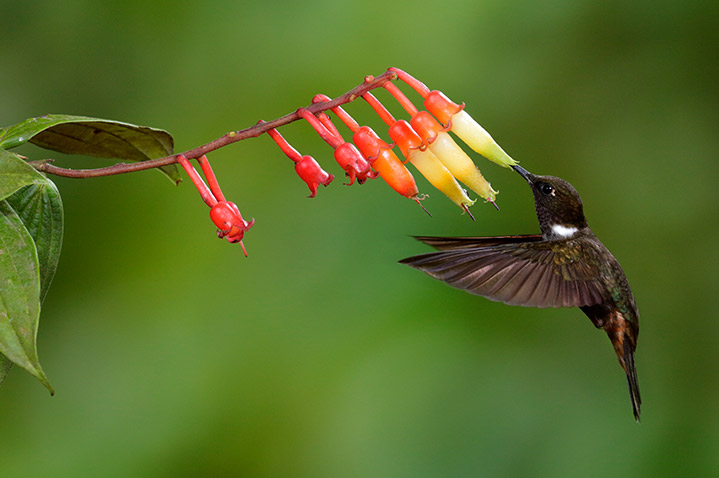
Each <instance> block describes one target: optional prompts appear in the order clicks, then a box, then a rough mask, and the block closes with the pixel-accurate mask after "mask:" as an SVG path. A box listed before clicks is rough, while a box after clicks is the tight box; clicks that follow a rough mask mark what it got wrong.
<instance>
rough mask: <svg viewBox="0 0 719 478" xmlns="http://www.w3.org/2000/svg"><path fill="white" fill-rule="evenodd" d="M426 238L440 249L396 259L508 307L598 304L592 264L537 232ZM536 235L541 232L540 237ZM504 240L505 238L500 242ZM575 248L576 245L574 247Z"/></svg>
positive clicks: (598, 290) (599, 289)
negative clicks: (525, 234) (532, 233)
mask: <svg viewBox="0 0 719 478" xmlns="http://www.w3.org/2000/svg"><path fill="white" fill-rule="evenodd" d="M519 237H522V236H508V237H506V238H504V239H503V238H501V237H495V238H425V237H422V238H420V240H422V241H423V242H426V243H428V244H430V245H433V246H435V247H438V248H440V249H445V250H442V251H440V252H430V253H428V254H421V255H418V256H414V257H408V258H407V259H403V260H401V261H400V263H402V264H407V265H409V266H412V267H414V268H415V269H419V270H421V271H424V272H426V273H427V274H429V275H430V276H432V277H434V278H435V279H439V280H442V281H444V282H446V283H448V284H449V285H451V286H452V287H456V288H458V289H464V290H466V291H467V292H470V293H472V294H476V295H481V296H484V297H486V298H488V299H490V300H494V301H499V302H504V303H506V304H510V305H523V306H527V307H581V306H588V305H593V304H598V303H601V302H602V299H603V290H604V288H603V287H602V285H601V283H599V282H598V281H597V280H593V278H597V277H599V272H598V271H597V270H596V267H594V266H592V265H590V264H587V263H586V262H585V261H579V260H577V258H578V257H580V255H581V251H579V250H578V249H576V248H572V247H567V246H566V245H564V246H562V247H560V244H558V243H557V242H552V241H549V242H541V241H540V240H539V239H537V236H526V240H520V239H518V238H519ZM539 238H540V239H541V236H539ZM503 240H506V242H502V241H503ZM578 247H579V246H578Z"/></svg>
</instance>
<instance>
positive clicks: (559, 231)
mask: <svg viewBox="0 0 719 478" xmlns="http://www.w3.org/2000/svg"><path fill="white" fill-rule="evenodd" d="M577 231H579V229H577V228H576V227H567V226H562V225H561V224H552V232H553V233H554V234H556V235H558V236H560V237H564V238H568V237H572V236H573V235H575V234H576V233H577Z"/></svg>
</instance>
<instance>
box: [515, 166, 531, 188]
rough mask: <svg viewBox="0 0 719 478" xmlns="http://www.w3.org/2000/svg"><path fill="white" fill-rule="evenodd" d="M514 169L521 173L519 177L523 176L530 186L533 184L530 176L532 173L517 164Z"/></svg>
mask: <svg viewBox="0 0 719 478" xmlns="http://www.w3.org/2000/svg"><path fill="white" fill-rule="evenodd" d="M512 169H514V170H515V171H517V172H518V173H519V175H520V176H522V177H523V178H524V179H525V180H526V181H527V182H528V183H530V184H531V183H532V181H531V179H530V176H531V175H532V173H530V172H529V171H527V170H526V169H524V168H523V167H521V166H519V165H517V164H515V165H514V166H512Z"/></svg>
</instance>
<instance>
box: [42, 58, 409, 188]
mask: <svg viewBox="0 0 719 478" xmlns="http://www.w3.org/2000/svg"><path fill="white" fill-rule="evenodd" d="M396 79H397V73H395V72H394V71H391V70H387V71H386V72H384V73H383V74H381V75H380V76H378V77H376V78H372V77H367V78H365V81H364V82H363V83H362V84H360V85H357V86H356V87H354V88H352V89H351V90H350V91H348V92H347V93H345V94H343V95H341V96H338V97H337V98H335V99H333V100H329V101H327V102H321V103H314V104H312V105H310V106H307V108H305V110H307V111H308V112H310V113H312V114H317V113H321V112H323V111H326V110H329V109H331V108H336V107H337V106H340V105H343V104H346V103H350V102H352V101H354V100H355V99H357V98H360V97H361V96H362V95H363V94H365V93H367V92H368V91H371V90H373V89H375V88H379V87H382V86H383V85H384V84H385V83H386V82H387V81H391V80H396ZM300 119H302V116H300V114H299V112H298V111H294V112H292V113H289V114H286V115H285V116H282V117H281V118H277V119H274V120H272V121H266V122H261V123H258V124H256V125H254V126H251V127H249V128H245V129H243V130H240V131H232V132H229V133H227V134H226V135H224V136H221V137H219V138H217V139H216V140H214V141H210V142H209V143H207V144H204V145H202V146H198V147H197V148H194V149H190V150H188V151H185V152H182V153H176V154H172V155H169V156H165V157H163V158H157V159H152V160H149V161H142V162H139V163H118V164H114V165H112V166H108V167H105V168H95V169H69V168H61V167H58V166H55V165H53V164H51V163H50V162H48V161H37V162H32V165H33V166H34V167H35V169H37V170H38V171H42V172H45V173H49V174H54V175H56V176H64V177H67V178H78V179H84V178H97V177H102V176H113V175H115V174H125V173H132V172H135V171H144V170H146V169H153V168H159V167H162V166H168V165H170V164H174V163H177V162H178V161H179V157H180V156H184V157H186V158H199V157H200V156H202V155H205V154H207V153H210V152H212V151H215V150H217V149H220V148H222V147H224V146H227V145H228V144H232V143H235V142H237V141H241V140H243V139H248V138H256V137H258V136H260V135H261V134H263V133H266V132H267V131H269V130H271V129H275V128H279V127H280V126H284V125H286V124H289V123H292V122H294V121H297V120H300Z"/></svg>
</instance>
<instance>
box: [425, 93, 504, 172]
mask: <svg viewBox="0 0 719 478" xmlns="http://www.w3.org/2000/svg"><path fill="white" fill-rule="evenodd" d="M424 107H425V108H427V111H429V112H430V113H432V114H433V115H434V117H435V118H437V119H438V120H440V121H441V122H442V123H445V124H448V125H450V131H452V132H453V133H454V134H456V135H457V136H459V137H460V138H461V139H462V141H464V142H465V143H467V146H469V147H470V148H472V149H473V150H474V151H476V152H477V153H479V154H481V155H482V156H484V157H485V158H487V159H489V160H490V161H493V162H495V163H497V164H499V165H500V166H504V167H505V168H509V167H511V166H514V165H515V164H517V161H515V160H513V159H512V158H511V157H510V156H509V155H508V154H507V153H505V152H504V150H503V149H502V148H501V146H499V145H498V144H497V142H496V141H495V140H494V139H492V136H490V134H489V133H488V132H487V130H485V129H484V128H482V126H480V125H479V123H477V122H476V121H475V120H474V119H473V118H472V117H471V116H469V114H468V113H467V112H466V111H464V105H461V106H460V105H458V104H457V103H454V102H453V101H452V100H450V99H449V98H447V97H446V96H445V95H444V93H442V92H441V91H437V90H435V91H431V92H429V94H427V96H426V97H425V99H424Z"/></svg>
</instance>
